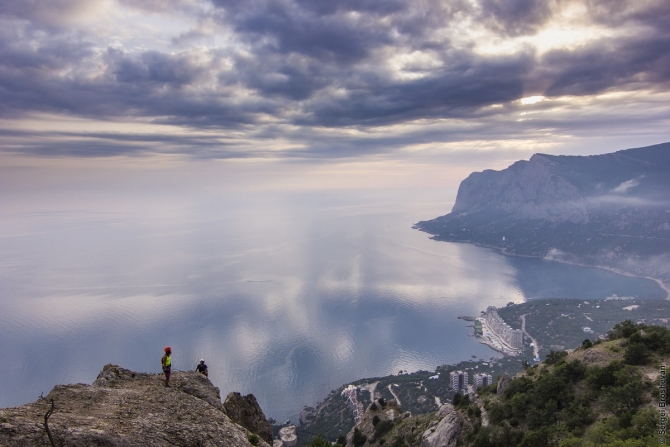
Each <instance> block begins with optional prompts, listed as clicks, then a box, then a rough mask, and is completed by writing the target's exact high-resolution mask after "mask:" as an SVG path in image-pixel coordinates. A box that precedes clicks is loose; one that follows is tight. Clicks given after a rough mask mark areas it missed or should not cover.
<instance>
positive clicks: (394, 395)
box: [386, 384, 402, 407]
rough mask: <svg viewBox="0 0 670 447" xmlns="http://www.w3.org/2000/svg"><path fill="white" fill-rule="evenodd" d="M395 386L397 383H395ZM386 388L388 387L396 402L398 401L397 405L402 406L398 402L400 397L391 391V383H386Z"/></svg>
mask: <svg viewBox="0 0 670 447" xmlns="http://www.w3.org/2000/svg"><path fill="white" fill-rule="evenodd" d="M396 386H397V385H396ZM386 388H388V389H389V391H390V392H391V394H392V395H393V398H394V399H395V401H396V402H398V406H399V407H402V404H401V403H400V399H399V398H398V395H397V394H396V393H394V392H393V384H390V385H388V386H387V387H386Z"/></svg>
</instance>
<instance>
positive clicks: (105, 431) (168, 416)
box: [0, 365, 268, 447]
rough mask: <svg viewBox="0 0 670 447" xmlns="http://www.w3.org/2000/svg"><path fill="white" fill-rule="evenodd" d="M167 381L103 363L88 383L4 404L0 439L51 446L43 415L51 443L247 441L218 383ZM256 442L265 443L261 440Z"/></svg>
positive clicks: (228, 446) (149, 445)
mask: <svg viewBox="0 0 670 447" xmlns="http://www.w3.org/2000/svg"><path fill="white" fill-rule="evenodd" d="M170 383H171V387H170V388H165V387H164V386H163V377H162V375H159V374H145V373H137V372H133V371H129V370H127V369H124V368H121V367H119V366H115V365H106V366H105V367H104V368H103V370H102V371H101V372H100V375H99V376H98V378H97V379H96V380H95V382H94V383H93V384H92V385H85V384H75V385H58V386H56V387H54V389H53V390H52V391H51V392H50V393H49V394H48V395H47V396H46V397H45V398H43V399H39V400H38V401H36V402H34V403H31V404H27V405H23V406H21V407H15V408H6V409H3V410H2V412H1V414H0V416H1V418H0V445H2V446H8V447H14V446H16V447H26V446H46V445H51V443H50V441H49V439H48V436H47V433H46V431H45V429H44V415H45V413H46V411H47V409H48V408H49V407H50V402H51V401H53V402H54V411H53V414H52V415H51V417H50V418H49V420H48V425H49V427H50V430H51V433H52V435H53V437H54V441H55V442H56V445H66V446H71V447H79V446H81V447H84V446H86V447H89V446H109V447H114V446H119V447H121V446H123V447H135V446H137V447H140V446H142V447H153V446H156V447H158V446H166V445H182V446H196V445H197V446H211V447H214V446H221V447H250V446H251V445H252V444H251V443H250V441H249V439H250V437H251V438H252V439H253V437H252V436H251V435H252V432H250V431H249V430H247V429H246V428H244V427H242V426H240V425H238V424H236V423H235V422H233V421H231V419H230V418H229V417H228V416H227V415H226V413H225V412H224V409H223V405H222V404H221V398H220V394H219V390H218V388H216V387H214V386H213V385H212V383H211V382H210V381H209V380H208V379H207V378H206V377H204V376H203V375H201V374H198V373H194V372H178V371H175V372H173V373H172V378H171V380H170ZM256 444H257V445H259V446H268V444H267V443H266V442H265V441H264V440H259V441H258V442H257V443H256Z"/></svg>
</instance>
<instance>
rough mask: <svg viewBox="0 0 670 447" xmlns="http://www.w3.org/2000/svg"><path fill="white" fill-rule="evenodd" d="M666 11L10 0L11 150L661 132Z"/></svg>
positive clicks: (283, 152)
mask: <svg viewBox="0 0 670 447" xmlns="http://www.w3.org/2000/svg"><path fill="white" fill-rule="evenodd" d="M669 24H670V3H669V2H667V1H666V0H648V1H644V0H630V1H627V0H617V1H610V0H585V1H568V0H553V1H548V0H479V1H467V0H455V1H450V2H443V1H429V0H358V1H353V0H328V1H326V0H323V1H322V0H277V1H274V0H244V1H242V0H239V1H238V0H210V1H205V0H172V1H167V0H161V1H158V0H142V1H137V0H134V1H129V0H86V1H84V0H54V1H51V2H40V1H37V0H30V1H27V0H5V1H3V2H2V3H0V134H2V135H3V137H2V143H0V151H2V152H4V153H5V154H6V155H7V154H23V155H28V156H38V157H43V156H54V155H58V156H77V157H82V156H83V157H88V156H90V157H109V156H115V155H124V154H152V153H170V154H175V153H176V154H183V155H186V156H193V157H197V158H250V157H255V158H291V159H293V158H315V159H329V158H342V157H364V156H370V155H377V156H378V155H386V156H393V157H404V156H406V155H403V154H406V153H407V151H408V150H411V151H412V153H413V154H414V155H413V156H418V157H421V156H425V157H432V156H435V157H438V156H439V155H440V153H447V152H449V151H452V150H454V145H458V144H461V145H462V146H461V147H464V148H465V147H473V145H477V144H480V145H481V146H482V147H488V146H490V147H492V148H495V147H500V148H502V147H503V146H504V145H503V144H502V143H500V142H502V141H516V142H518V141H525V142H526V144H521V145H520V147H521V148H522V149H523V150H524V151H529V150H531V151H532V148H533V147H534V146H535V147H537V148H539V150H537V151H541V150H545V151H547V149H548V151H552V150H553V151H557V152H560V151H562V150H563V151H565V150H569V149H566V148H569V147H570V146H569V145H567V146H566V141H567V140H570V141H572V142H574V141H584V139H586V138H590V137H597V136H602V135H606V136H608V137H612V138H615V137H616V136H617V135H620V136H622V137H625V138H622V139H621V145H620V146H618V147H613V148H612V149H623V148H626V147H631V144H630V143H629V142H630V141H640V144H639V145H644V144H647V143H648V144H651V143H658V142H663V141H668V140H670V135H669V133H668V131H667V129H668V128H669V127H668V124H669V123H668V121H669V118H670V102H669V101H668V100H669V99H670V98H669V97H668V94H667V93H666V92H668V91H670V88H669V87H670V26H668V25H669ZM529 97H537V98H534V99H530V100H529V99H524V98H529ZM522 99H523V101H522ZM72 120H75V121H76V120H78V123H79V124H78V125H62V124H59V123H60V122H61V121H62V122H64V123H67V122H72ZM580 144H581V143H580ZM580 144H577V146H575V147H583V146H586V144H585V143H584V144H581V146H580ZM592 151H594V152H598V151H600V152H603V151H604V150H602V149H598V148H592Z"/></svg>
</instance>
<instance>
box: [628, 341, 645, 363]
mask: <svg viewBox="0 0 670 447" xmlns="http://www.w3.org/2000/svg"><path fill="white" fill-rule="evenodd" d="M623 359H624V362H626V363H627V364H629V365H646V364H647V363H649V360H650V359H651V351H650V350H649V348H647V346H646V345H645V344H644V343H631V344H629V345H628V346H627V347H626V351H625V352H624V355H623Z"/></svg>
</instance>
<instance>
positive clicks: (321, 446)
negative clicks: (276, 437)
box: [254, 435, 344, 447]
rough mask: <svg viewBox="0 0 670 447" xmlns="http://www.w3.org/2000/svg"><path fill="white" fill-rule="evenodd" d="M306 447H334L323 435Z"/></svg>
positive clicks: (317, 436) (315, 438)
mask: <svg viewBox="0 0 670 447" xmlns="http://www.w3.org/2000/svg"><path fill="white" fill-rule="evenodd" d="M254 445H256V444H254ZM342 445H344V444H342ZM305 447H332V446H331V444H330V442H328V441H325V440H324V439H323V438H322V437H321V435H316V436H315V437H314V439H312V442H310V443H309V444H307V446H305Z"/></svg>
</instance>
